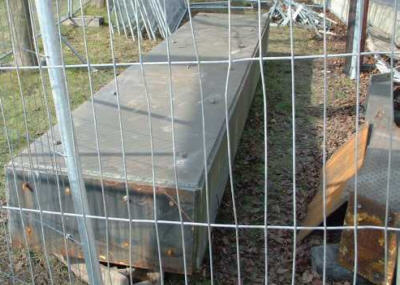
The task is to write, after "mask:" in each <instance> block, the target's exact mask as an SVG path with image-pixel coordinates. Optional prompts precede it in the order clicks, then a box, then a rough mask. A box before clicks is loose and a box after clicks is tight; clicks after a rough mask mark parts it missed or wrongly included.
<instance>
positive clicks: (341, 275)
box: [311, 244, 371, 285]
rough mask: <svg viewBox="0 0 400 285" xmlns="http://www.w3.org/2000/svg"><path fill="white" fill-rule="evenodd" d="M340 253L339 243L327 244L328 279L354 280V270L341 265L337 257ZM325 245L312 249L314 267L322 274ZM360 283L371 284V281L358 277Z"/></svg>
mask: <svg viewBox="0 0 400 285" xmlns="http://www.w3.org/2000/svg"><path fill="white" fill-rule="evenodd" d="M338 254H339V245H338V244H328V245H327V246H326V279H327V281H346V280H347V281H350V282H352V281H353V272H352V271H350V270H348V269H346V268H344V267H342V266H341V265H339V263H338V261H337V259H338ZM323 258H324V246H323V245H320V246H315V247H313V248H312V249H311V264H312V269H313V270H314V271H315V272H317V273H318V274H319V275H321V276H322V271H323V265H324V260H323ZM357 284H358V285H370V284H371V283H370V282H369V281H367V280H365V279H364V278H362V277H360V276H358V277H357Z"/></svg>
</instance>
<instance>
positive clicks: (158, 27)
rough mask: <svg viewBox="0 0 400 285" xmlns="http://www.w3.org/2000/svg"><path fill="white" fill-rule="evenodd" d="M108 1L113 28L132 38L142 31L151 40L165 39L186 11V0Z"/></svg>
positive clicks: (140, 34)
mask: <svg viewBox="0 0 400 285" xmlns="http://www.w3.org/2000/svg"><path fill="white" fill-rule="evenodd" d="M109 1H110V9H111V15H112V16H113V19H112V21H111V22H112V25H113V28H114V29H116V30H117V32H118V33H119V34H121V33H124V34H125V36H127V37H128V36H131V37H132V38H134V39H135V38H136V36H137V35H139V36H140V37H143V34H144V33H146V35H147V37H148V38H150V39H152V40H155V39H156V38H157V37H158V36H161V37H162V38H164V39H165V38H166V37H167V36H168V35H170V34H171V33H173V32H174V31H175V30H176V29H177V28H178V27H179V25H180V23H181V22H182V20H183V17H184V16H185V14H186V11H187V7H186V0H168V1H164V0H109ZM164 2H167V5H165V6H164ZM138 29H139V33H138Z"/></svg>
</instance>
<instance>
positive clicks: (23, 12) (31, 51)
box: [7, 0, 37, 66]
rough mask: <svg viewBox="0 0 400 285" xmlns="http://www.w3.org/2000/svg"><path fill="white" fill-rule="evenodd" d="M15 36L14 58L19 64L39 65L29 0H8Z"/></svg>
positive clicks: (12, 29)
mask: <svg viewBox="0 0 400 285" xmlns="http://www.w3.org/2000/svg"><path fill="white" fill-rule="evenodd" d="M7 1H8V3H9V8H10V14H11V21H12V23H11V27H10V30H11V34H12V36H13V37H14V43H15V45H14V60H15V63H16V64H18V65H19V66H34V65H37V59H36V55H35V47H34V42H33V33H32V25H31V17H30V11H29V5H28V0H7Z"/></svg>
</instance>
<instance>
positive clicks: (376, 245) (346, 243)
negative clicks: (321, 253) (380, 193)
mask: <svg viewBox="0 0 400 285" xmlns="http://www.w3.org/2000/svg"><path fill="white" fill-rule="evenodd" d="M385 212H386V207H385V205H384V204H383V205H382V204H381V203H378V202H376V201H374V200H371V199H368V198H366V197H363V196H361V195H359V194H358V195H357V224H358V225H359V226H362V225H368V226H384V225H385ZM388 218H389V226H393V225H394V224H397V223H396V216H395V215H394V214H393V213H392V212H391V211H390V212H389V217H388ZM344 225H345V226H353V225H354V193H352V194H351V195H350V199H349V206H348V208H347V212H346V217H345V221H344ZM385 246H386V245H385V237H384V231H383V230H374V229H358V230H357V250H358V254H357V264H358V265H357V269H358V270H357V273H358V274H359V275H361V276H362V277H364V278H366V279H367V280H369V281H371V282H372V283H374V284H392V281H393V277H394V269H395V264H396V252H397V237H396V234H395V232H393V231H392V232H388V239H387V248H388V256H387V257H388V258H387V262H388V263H387V265H388V266H387V273H385ZM339 263H340V264H341V265H342V266H343V267H345V268H347V269H349V270H353V269H354V230H352V229H351V230H344V231H343V232H342V238H341V241H340V247H339Z"/></svg>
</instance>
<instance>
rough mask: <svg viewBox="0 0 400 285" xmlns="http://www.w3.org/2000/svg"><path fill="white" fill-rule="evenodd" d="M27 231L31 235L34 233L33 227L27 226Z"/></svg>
mask: <svg viewBox="0 0 400 285" xmlns="http://www.w3.org/2000/svg"><path fill="white" fill-rule="evenodd" d="M26 233H27V234H28V235H30V234H31V233H32V228H31V227H26Z"/></svg>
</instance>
